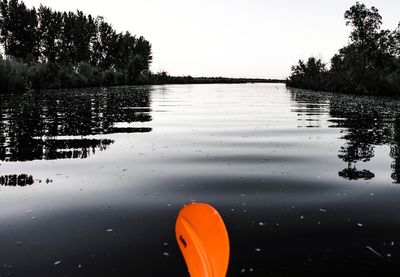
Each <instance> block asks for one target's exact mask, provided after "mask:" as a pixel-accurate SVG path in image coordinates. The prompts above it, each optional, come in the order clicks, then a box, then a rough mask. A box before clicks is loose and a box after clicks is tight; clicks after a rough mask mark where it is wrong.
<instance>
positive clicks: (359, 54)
mask: <svg viewBox="0 0 400 277" xmlns="http://www.w3.org/2000/svg"><path fill="white" fill-rule="evenodd" d="M344 17H345V20H346V25H348V26H351V27H352V32H351V34H350V42H349V44H348V45H347V46H345V47H343V48H342V49H340V50H339V52H338V53H337V54H336V55H334V56H333V58H332V59H331V61H330V67H329V68H328V67H327V65H326V64H325V63H324V62H322V61H321V59H317V58H315V57H311V58H309V59H308V61H306V62H304V61H302V60H300V61H299V63H298V65H296V66H293V67H292V74H291V76H290V77H289V79H288V80H287V85H288V86H291V87H298V88H306V89H312V90H324V91H334V92H342V93H355V94H374V95H395V96H400V23H399V26H398V28H397V29H395V30H382V29H381V25H382V17H381V16H380V14H379V11H378V9H376V8H375V7H371V8H367V7H366V6H365V5H364V4H360V3H358V2H357V3H356V4H355V5H354V6H352V7H351V8H350V9H349V10H348V11H346V13H345V16H344Z"/></svg>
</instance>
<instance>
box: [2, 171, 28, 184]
mask: <svg viewBox="0 0 400 277" xmlns="http://www.w3.org/2000/svg"><path fill="white" fill-rule="evenodd" d="M33 183H34V181H33V177H32V176H31V175H26V174H21V175H5V176H0V186H12V187H15V186H20V187H25V186H30V185H32V184H33Z"/></svg>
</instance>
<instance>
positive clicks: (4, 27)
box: [0, 0, 40, 61]
mask: <svg viewBox="0 0 400 277" xmlns="http://www.w3.org/2000/svg"><path fill="white" fill-rule="evenodd" d="M0 35H1V36H0V42H1V43H2V44H3V45H4V50H5V54H6V55H7V56H11V57H15V58H19V59H23V60H34V61H37V60H38V58H39V55H40V50H39V36H38V20H37V13H36V10H35V8H33V9H31V10H30V9H27V8H26V6H25V4H24V3H23V2H19V1H18V0H10V1H8V0H2V1H1V3H0Z"/></svg>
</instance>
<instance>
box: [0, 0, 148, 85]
mask: <svg viewBox="0 0 400 277" xmlns="http://www.w3.org/2000/svg"><path fill="white" fill-rule="evenodd" d="M0 43H1V45H2V49H3V52H4V57H1V60H0V91H1V92H14V91H20V90H28V89H44V88H60V87H75V86H95V85H121V84H135V83H140V82H145V79H146V78H148V76H149V74H150V73H149V67H150V64H151V61H152V53H151V44H150V43H149V41H147V40H146V39H144V38H143V37H142V36H140V37H136V36H134V35H132V34H130V33H129V32H125V33H118V32H117V31H116V30H115V29H114V28H113V27H112V25H110V24H109V23H107V22H106V21H105V20H104V18H103V17H93V16H92V15H86V14H84V13H83V12H82V11H79V10H77V11H76V12H58V11H53V10H52V9H50V8H49V7H46V6H43V5H40V7H39V8H38V9H36V8H35V7H33V8H28V7H26V5H25V4H24V3H23V2H22V1H19V0H1V1H0Z"/></svg>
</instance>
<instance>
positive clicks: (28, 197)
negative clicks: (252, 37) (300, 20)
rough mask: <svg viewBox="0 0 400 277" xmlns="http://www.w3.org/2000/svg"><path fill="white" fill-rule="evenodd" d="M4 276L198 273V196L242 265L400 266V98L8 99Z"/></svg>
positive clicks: (187, 93) (246, 94) (123, 95)
mask: <svg viewBox="0 0 400 277" xmlns="http://www.w3.org/2000/svg"><path fill="white" fill-rule="evenodd" d="M0 100H1V104H0V222H1V224H0V276H8V275H10V276H187V274H186V268H185V264H184V261H183V259H182V258H181V254H180V253H179V250H178V247H177V245H176V243H175V238H174V224H175V217H176V215H177V213H178V210H179V209H180V207H181V206H182V205H183V204H184V203H188V202H191V201H202V202H207V203H211V204H213V205H214V206H215V207H217V209H218V210H219V211H220V213H221V215H222V216H223V218H224V220H225V222H226V225H227V227H228V232H229V235H230V240H231V251H232V256H231V262H230V267H229V273H228V276H242V275H243V276H245V275H253V276H317V275H318V276H321V275H322V274H323V275H324V276H337V275H338V274H340V276H346V275H349V274H353V275H354V276H361V274H363V275H362V276H382V274H383V275H386V276H387V275H389V273H393V272H396V273H400V263H399V262H400V184H399V182H400V101H396V100H394V99H390V98H373V97H359V96H344V95H331V94H327V93H311V92H307V91H302V90H289V89H286V88H285V87H284V86H283V85H280V84H254V85H250V84H249V85H243V84H241V85H188V86H155V87H143V88H108V89H84V90H73V91H58V92H54V91H53V92H47V93H42V94H39V95H23V96H14V97H11V96H0Z"/></svg>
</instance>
